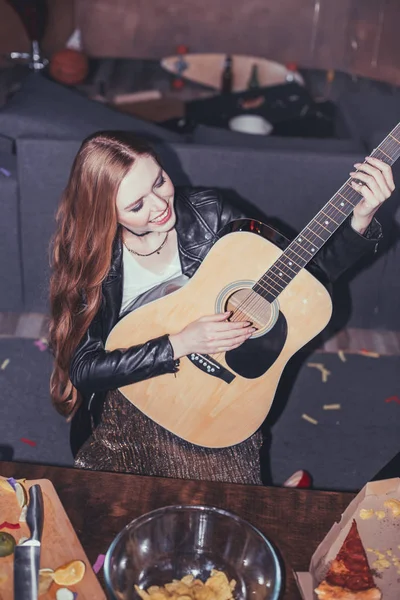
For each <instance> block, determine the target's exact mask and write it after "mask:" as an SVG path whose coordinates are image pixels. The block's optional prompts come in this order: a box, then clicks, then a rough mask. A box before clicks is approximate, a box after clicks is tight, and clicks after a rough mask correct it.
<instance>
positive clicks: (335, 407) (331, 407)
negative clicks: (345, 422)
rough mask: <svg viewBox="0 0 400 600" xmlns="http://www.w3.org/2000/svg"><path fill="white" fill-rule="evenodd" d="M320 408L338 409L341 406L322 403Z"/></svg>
mask: <svg viewBox="0 0 400 600" xmlns="http://www.w3.org/2000/svg"><path fill="white" fill-rule="evenodd" d="M322 408H323V409H324V410H340V409H341V408H342V407H341V405H340V404H324V406H323V407H322Z"/></svg>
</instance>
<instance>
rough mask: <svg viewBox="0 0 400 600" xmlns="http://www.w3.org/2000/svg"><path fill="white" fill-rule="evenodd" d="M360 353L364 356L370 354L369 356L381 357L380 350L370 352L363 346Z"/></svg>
mask: <svg viewBox="0 0 400 600" xmlns="http://www.w3.org/2000/svg"><path fill="white" fill-rule="evenodd" d="M358 354H361V355H362V356H368V357H369V358H379V357H380V354H379V353H378V352H370V351H369V350H366V349H365V348H361V350H360V352H358Z"/></svg>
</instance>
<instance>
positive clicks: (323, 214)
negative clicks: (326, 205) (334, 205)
mask: <svg viewBox="0 0 400 600" xmlns="http://www.w3.org/2000/svg"><path fill="white" fill-rule="evenodd" d="M321 212H322V214H323V215H325V216H326V217H328V218H329V219H331V220H332V221H333V222H334V223H335V225H339V223H336V221H335V219H334V218H333V217H331V216H330V215H327V214H326V213H325V212H324V211H323V210H322V209H321ZM325 224H326V225H327V223H326V221H325Z"/></svg>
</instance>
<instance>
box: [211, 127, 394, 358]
mask: <svg viewBox="0 0 400 600" xmlns="http://www.w3.org/2000/svg"><path fill="white" fill-rule="evenodd" d="M397 129H399V131H400V124H398V125H397V126H396V127H395V129H394V130H393V131H392V132H390V134H388V136H387V137H386V138H385V140H384V141H383V142H382V143H381V144H380V145H379V146H378V148H376V149H375V150H374V151H373V152H372V153H371V156H375V155H376V153H381V154H383V155H384V157H385V158H389V159H390V161H392V164H393V162H395V161H396V160H397V158H398V156H396V154H399V155H400V141H399V140H398V139H397V138H396V137H394V135H393V134H396V133H397V131H396V130H397ZM387 141H388V142H389V144H388V145H386V146H385V145H384V144H385V143H386V142H387ZM393 150H394V153H393V154H394V158H393V157H392V156H391V153H392V151H393ZM385 151H386V152H385ZM388 154H389V155H390V156H388ZM360 170H361V169H360ZM355 178H356V177H355ZM355 178H354V179H355ZM352 179H353V178H349V179H348V180H347V181H346V182H345V183H344V184H343V185H342V187H341V188H339V190H338V192H336V194H335V195H334V196H333V197H332V198H331V200H329V201H328V203H327V204H325V206H324V207H322V209H321V210H320V211H319V213H317V215H316V216H315V217H314V218H313V219H312V220H311V221H310V223H309V224H308V225H306V227H304V229H303V230H302V232H300V234H299V235H298V236H296V239H295V240H293V241H292V242H291V244H289V246H288V248H286V250H285V251H284V253H283V254H282V255H281V256H280V257H279V258H278V259H277V260H276V261H275V263H274V264H273V265H271V267H270V268H269V270H268V271H267V272H266V273H265V274H264V275H263V276H262V277H261V278H260V279H259V280H258V281H260V280H261V281H262V282H263V283H264V284H266V285H267V286H268V285H269V286H270V287H272V288H273V287H274V286H271V283H269V282H268V281H265V280H264V277H267V278H268V277H269V279H270V280H271V279H272V277H271V275H274V276H275V279H272V281H273V283H275V284H278V285H279V287H282V285H281V281H283V280H282V278H280V279H276V275H275V274H274V273H273V271H272V270H273V269H276V268H277V266H278V263H280V264H279V272H282V273H284V271H285V267H286V265H285V263H284V257H285V254H286V253H287V252H288V251H292V250H291V248H290V246H292V244H293V245H296V246H297V248H296V254H297V252H300V254H297V255H298V256H299V257H300V258H302V259H303V260H304V261H305V264H304V265H303V266H299V265H296V266H298V267H299V271H300V270H301V269H302V268H304V266H306V264H307V263H308V262H309V261H310V260H312V256H313V255H312V253H310V252H309V250H308V249H307V248H304V247H303V246H300V247H299V244H300V243H301V242H298V243H296V240H299V239H300V238H301V239H302V241H303V238H305V239H306V243H307V244H310V245H311V247H313V246H317V247H318V243H316V236H317V237H319V238H320V239H322V244H320V247H319V248H318V249H317V251H318V250H319V249H320V248H321V247H322V246H323V245H324V244H325V243H326V241H328V239H329V237H331V235H333V233H335V232H336V230H337V229H338V228H339V227H340V225H341V224H342V223H343V221H344V220H345V219H346V218H348V216H349V215H350V214H351V210H352V209H353V208H354V207H355V205H356V204H357V203H358V202H359V201H360V200H361V198H362V195H361V194H360V193H359V192H357V191H356V190H354V188H353V187H351V186H350V182H351V181H352ZM346 186H349V187H348V190H345V189H344V188H346ZM342 190H343V191H346V192H347V196H344V194H343V195H341V194H340V191H342ZM341 198H342V200H341ZM343 199H344V200H346V201H347V206H342V205H341V206H342V208H343V209H344V210H348V209H349V208H350V210H349V212H348V214H346V213H345V212H343V210H340V208H339V207H337V206H335V204H334V203H335V201H340V202H341V203H342V202H343ZM356 200H357V202H355V201H356ZM324 209H325V210H326V212H324ZM321 213H322V214H324V216H325V217H330V218H331V219H332V221H333V222H334V223H335V227H334V229H333V231H330V230H329V229H328V228H325V227H324V226H323V225H322V223H319V222H318V217H319V216H320V214H321ZM340 213H341V214H342V215H345V219H342V222H340V219H341V216H340ZM338 215H339V223H336V221H335V219H334V218H333V217H336V218H337V216H338ZM314 225H316V226H317V231H315V230H314V229H311V226H314ZM306 230H308V231H307V237H306V236H305V235H304V233H303V232H306ZM326 232H328V234H329V235H328V236H327V238H326V239H324V238H323V237H321V236H320V235H319V234H320V233H322V234H325V233H326ZM301 233H303V236H301ZM310 234H311V237H312V238H314V239H311V240H310V239H309V237H310ZM304 252H306V253H307V254H308V255H309V257H308V258H307V256H306V255H304ZM286 258H290V257H286ZM290 262H293V260H292V261H290ZM291 270H292V271H293V272H294V275H291V274H290V273H289V274H287V273H284V274H285V275H286V277H288V279H289V281H288V282H285V281H283V282H284V286H283V287H282V289H281V290H280V291H279V290H278V294H277V295H279V294H280V293H281V292H282V291H283V290H284V289H285V288H286V286H287V285H288V284H289V283H290V282H291V281H292V279H293V278H294V277H295V275H297V273H298V272H299V271H295V270H293V269H291ZM257 284H258V282H257V283H256V284H255V285H257ZM261 287H262V286H261ZM266 291H267V292H268V291H269V293H271V291H270V290H268V289H267V290H266ZM275 292H276V289H275V290H274V291H272V293H271V295H272V296H273V297H274V296H275V298H276V297H277V295H275ZM264 306H265V298H264V297H263V296H262V295H261V294H259V293H258V292H256V291H254V289H252V290H251V292H250V293H249V294H248V296H247V297H246V298H245V299H244V300H242V302H241V303H240V304H239V305H238V306H237V307H236V309H234V311H233V312H232V317H231V321H241V320H243V319H242V317H245V320H248V312H250V310H255V314H257V310H258V309H260V308H261V309H262V308H263V307H264ZM245 310H246V311H247V313H246V312H245ZM236 317H239V318H236ZM260 320H261V322H262V313H260ZM220 354H222V353H218V355H213V356H214V357H216V358H217V357H218V356H219V355H220Z"/></svg>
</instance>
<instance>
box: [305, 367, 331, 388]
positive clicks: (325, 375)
mask: <svg viewBox="0 0 400 600" xmlns="http://www.w3.org/2000/svg"><path fill="white" fill-rule="evenodd" d="M307 367H313V368H314V369H318V370H319V371H321V375H322V383H326V382H327V381H328V376H329V375H330V374H331V372H330V371H328V369H326V368H325V367H324V365H323V364H322V363H307Z"/></svg>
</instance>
